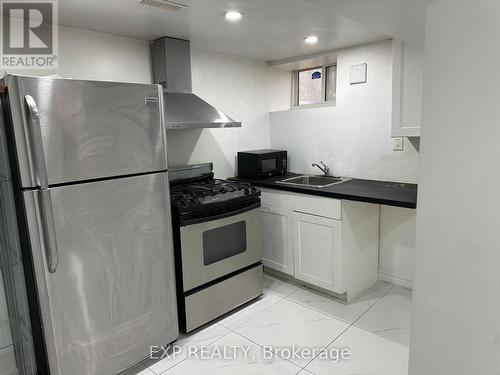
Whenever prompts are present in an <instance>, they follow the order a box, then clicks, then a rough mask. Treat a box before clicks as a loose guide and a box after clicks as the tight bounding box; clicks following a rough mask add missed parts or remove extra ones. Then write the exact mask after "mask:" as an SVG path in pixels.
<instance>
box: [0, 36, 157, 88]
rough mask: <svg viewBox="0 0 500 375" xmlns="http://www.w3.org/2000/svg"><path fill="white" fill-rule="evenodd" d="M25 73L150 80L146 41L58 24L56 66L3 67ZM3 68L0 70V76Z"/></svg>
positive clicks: (123, 80)
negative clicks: (48, 68)
mask: <svg viewBox="0 0 500 375" xmlns="http://www.w3.org/2000/svg"><path fill="white" fill-rule="evenodd" d="M7 73H18V74H27V75H47V74H59V75H60V76H61V77H63V78H79V79H93V80H105V81H120V82H135V83H151V77H152V74H151V64H150V55H149V45H148V43H147V42H144V41H139V40H135V39H130V38H123V37H119V36H116V35H109V34H103V33H96V32H93V31H86V30H79V29H73V28H68V27H59V68H58V69H57V70H17V71H16V70H7ZM3 74H5V71H2V70H0V75H2V76H3Z"/></svg>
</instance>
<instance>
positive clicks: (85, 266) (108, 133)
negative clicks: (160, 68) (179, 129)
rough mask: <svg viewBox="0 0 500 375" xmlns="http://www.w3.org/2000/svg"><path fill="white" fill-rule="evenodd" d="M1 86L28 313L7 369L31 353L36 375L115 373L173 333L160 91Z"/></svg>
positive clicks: (70, 83) (63, 84) (29, 80)
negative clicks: (25, 337)
mask: <svg viewBox="0 0 500 375" xmlns="http://www.w3.org/2000/svg"><path fill="white" fill-rule="evenodd" d="M2 85H3V87H2V91H3V93H2V94H1V98H2V101H1V105H2V112H3V116H0V123H1V125H2V134H4V135H3V136H2V155H4V159H5V160H4V162H2V164H3V165H2V168H3V169H5V172H3V174H5V175H6V176H5V181H7V182H8V186H7V190H9V191H11V192H12V194H11V195H12V198H13V203H12V204H11V206H9V207H11V209H12V211H13V212H11V214H12V219H11V220H14V221H15V223H11V224H12V225H14V224H15V225H14V227H15V230H16V231H17V234H18V237H19V238H18V241H17V242H18V243H19V251H18V253H19V257H20V259H19V262H22V264H23V271H24V278H25V280H24V283H25V285H23V286H22V288H21V289H23V288H25V290H26V291H25V294H26V296H25V297H23V298H24V299H25V300H26V301H27V305H28V308H27V309H28V310H29V317H25V319H26V320H29V321H28V322H26V326H27V327H29V328H28V329H27V331H28V332H21V333H22V334H24V335H30V340H28V341H29V345H28V347H26V346H23V345H18V346H17V347H16V345H15V343H14V354H15V356H16V360H18V361H23V360H24V358H25V357H26V358H27V357H29V355H28V354H29V353H32V356H34V357H35V359H36V364H37V366H38V373H39V374H43V373H48V372H49V371H50V374H52V375H93V374H94V375H112V374H116V373H117V372H119V371H120V370H123V369H125V368H126V367H128V366H130V365H132V364H134V363H135V362H137V361H139V360H140V359H142V358H144V357H145V356H147V355H148V354H149V350H150V347H151V346H156V345H166V344H168V343H170V342H172V341H174V340H175V339H176V338H177V336H178V326H177V310H176V300H175V283H174V264H173V250H172V235H171V233H172V232H171V216H170V199H169V184H168V170H167V156H166V155H167V154H166V134H165V128H164V126H163V110H162V109H163V108H162V102H163V101H162V97H161V95H162V90H161V89H160V86H158V85H147V84H128V83H115V82H97V81H81V80H69V79H57V78H35V77H24V76H11V75H8V76H6V77H4V79H3V82H2ZM2 122H3V123H2ZM3 206H5V204H4V205H3ZM4 216H5V214H4ZM10 232H11V234H12V229H11V230H10ZM6 246H7V245H6ZM2 251H3V248H2ZM15 282H18V283H19V280H17V281H12V280H11V281H9V280H5V282H4V284H6V285H5V287H6V289H9V288H13V287H15V285H12V284H13V283H15ZM9 283H10V284H9ZM16 298H17V299H19V298H20V297H19V295H17V296H16V295H15V293H13V296H11V297H10V301H9V298H7V305H8V306H9V316H10V317H12V319H13V320H14V317H13V315H16V314H18V313H19V312H18V311H16V306H15V305H16V303H19V301H16ZM11 326H12V330H13V331H14V330H16V329H17V328H16V327H14V325H13V324H11ZM13 335H14V333H13ZM27 353H28V354H27ZM19 368H21V366H20V367H19ZM25 372H27V370H25ZM21 373H23V371H21Z"/></svg>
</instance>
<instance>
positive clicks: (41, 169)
mask: <svg viewBox="0 0 500 375" xmlns="http://www.w3.org/2000/svg"><path fill="white" fill-rule="evenodd" d="M24 103H25V104H26V116H27V119H28V126H27V128H28V137H29V140H30V143H31V145H32V148H31V150H32V154H33V156H32V159H33V164H34V166H35V176H36V179H37V183H38V185H39V186H40V187H41V188H42V189H47V188H48V184H49V183H48V177H47V166H46V164H45V154H44V152H43V140H42V130H41V128H40V115H39V113H38V107H37V105H36V102H35V99H33V97H32V96H31V95H25V96H24Z"/></svg>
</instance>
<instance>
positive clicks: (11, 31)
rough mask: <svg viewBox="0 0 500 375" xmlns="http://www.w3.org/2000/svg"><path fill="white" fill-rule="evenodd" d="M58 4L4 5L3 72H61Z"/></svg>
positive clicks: (54, 0)
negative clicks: (58, 65) (58, 54)
mask: <svg viewBox="0 0 500 375" xmlns="http://www.w3.org/2000/svg"><path fill="white" fill-rule="evenodd" d="M57 36H58V35H57V0H43V1H41V0H31V1H29V2H22V1H2V38H1V42H2V48H1V53H2V55H1V63H2V68H3V69H6V70H8V69H57V52H58V50H57V48H58V45H57V44H58V38H57Z"/></svg>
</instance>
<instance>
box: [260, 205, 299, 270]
mask: <svg viewBox="0 0 500 375" xmlns="http://www.w3.org/2000/svg"><path fill="white" fill-rule="evenodd" d="M262 238H263V241H262V243H263V263H264V265H265V266H267V267H269V268H273V269H275V270H277V271H281V272H284V273H287V274H290V275H293V246H292V240H293V236H292V211H290V210H286V209H283V208H278V207H272V206H262Z"/></svg>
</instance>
